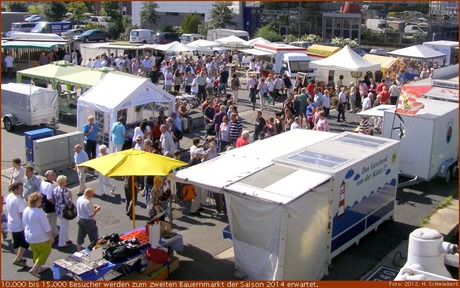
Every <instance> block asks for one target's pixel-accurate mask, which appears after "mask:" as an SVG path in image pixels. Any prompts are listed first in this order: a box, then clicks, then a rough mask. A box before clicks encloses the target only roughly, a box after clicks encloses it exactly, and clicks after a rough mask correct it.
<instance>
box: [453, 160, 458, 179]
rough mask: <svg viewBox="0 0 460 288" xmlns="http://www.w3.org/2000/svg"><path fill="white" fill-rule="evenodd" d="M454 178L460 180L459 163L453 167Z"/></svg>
mask: <svg viewBox="0 0 460 288" xmlns="http://www.w3.org/2000/svg"><path fill="white" fill-rule="evenodd" d="M452 178H453V179H457V178H458V162H455V163H454V164H453V165H452Z"/></svg>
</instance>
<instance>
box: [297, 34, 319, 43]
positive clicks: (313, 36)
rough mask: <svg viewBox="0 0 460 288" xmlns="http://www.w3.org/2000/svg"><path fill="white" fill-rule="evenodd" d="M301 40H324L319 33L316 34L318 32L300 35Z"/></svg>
mask: <svg viewBox="0 0 460 288" xmlns="http://www.w3.org/2000/svg"><path fill="white" fill-rule="evenodd" d="M300 40H301V41H305V42H310V43H312V44H318V43H320V42H321V41H323V39H322V38H321V37H320V36H319V35H316V34H307V35H303V36H302V37H300Z"/></svg>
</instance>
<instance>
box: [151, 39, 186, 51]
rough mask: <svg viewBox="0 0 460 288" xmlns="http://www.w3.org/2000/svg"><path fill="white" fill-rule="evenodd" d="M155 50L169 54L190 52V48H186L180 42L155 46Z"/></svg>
mask: <svg viewBox="0 0 460 288" xmlns="http://www.w3.org/2000/svg"><path fill="white" fill-rule="evenodd" d="M155 49H157V50H161V51H169V52H186V51H190V47H188V46H186V45H185V44H182V43H180V42H177V41H174V42H172V43H169V44H164V45H156V47H155Z"/></svg>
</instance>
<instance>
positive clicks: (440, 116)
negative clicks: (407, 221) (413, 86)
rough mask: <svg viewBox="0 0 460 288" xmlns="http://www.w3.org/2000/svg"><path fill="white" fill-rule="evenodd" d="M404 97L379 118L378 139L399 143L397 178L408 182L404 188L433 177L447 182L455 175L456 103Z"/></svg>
mask: <svg viewBox="0 0 460 288" xmlns="http://www.w3.org/2000/svg"><path fill="white" fill-rule="evenodd" d="M405 94H407V93H404V92H403V93H401V96H400V102H399V103H398V108H397V109H389V110H385V111H384V116H383V132H382V136H383V137H385V138H391V139H400V141H401V145H400V149H401V150H400V153H399V155H400V174H401V175H403V176H408V177H411V178H412V181H411V182H407V184H412V183H416V182H419V181H430V180H432V179H433V178H435V177H441V178H443V179H444V180H445V181H446V182H449V181H450V180H451V178H452V177H453V176H456V175H458V163H457V162H458V129H459V127H458V103H454V102H449V101H439V100H434V99H425V98H410V96H409V97H408V96H407V95H405ZM401 98H402V99H401ZM401 101H402V102H401ZM403 105H405V106H403ZM395 111H396V113H397V115H396V114H395ZM401 184H402V183H401ZM400 186H407V185H400Z"/></svg>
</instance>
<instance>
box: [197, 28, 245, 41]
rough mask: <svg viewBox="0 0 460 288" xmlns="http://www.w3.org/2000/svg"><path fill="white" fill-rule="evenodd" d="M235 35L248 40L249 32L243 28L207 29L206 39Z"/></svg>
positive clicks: (211, 39) (212, 39)
mask: <svg viewBox="0 0 460 288" xmlns="http://www.w3.org/2000/svg"><path fill="white" fill-rule="evenodd" d="M231 35H235V36H237V37H240V38H241V39H243V40H245V41H248V40H249V33H248V32H246V31H244V30H231V29H209V30H208V36H207V39H206V40H210V41H215V40H217V39H220V38H224V37H227V36H231Z"/></svg>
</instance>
